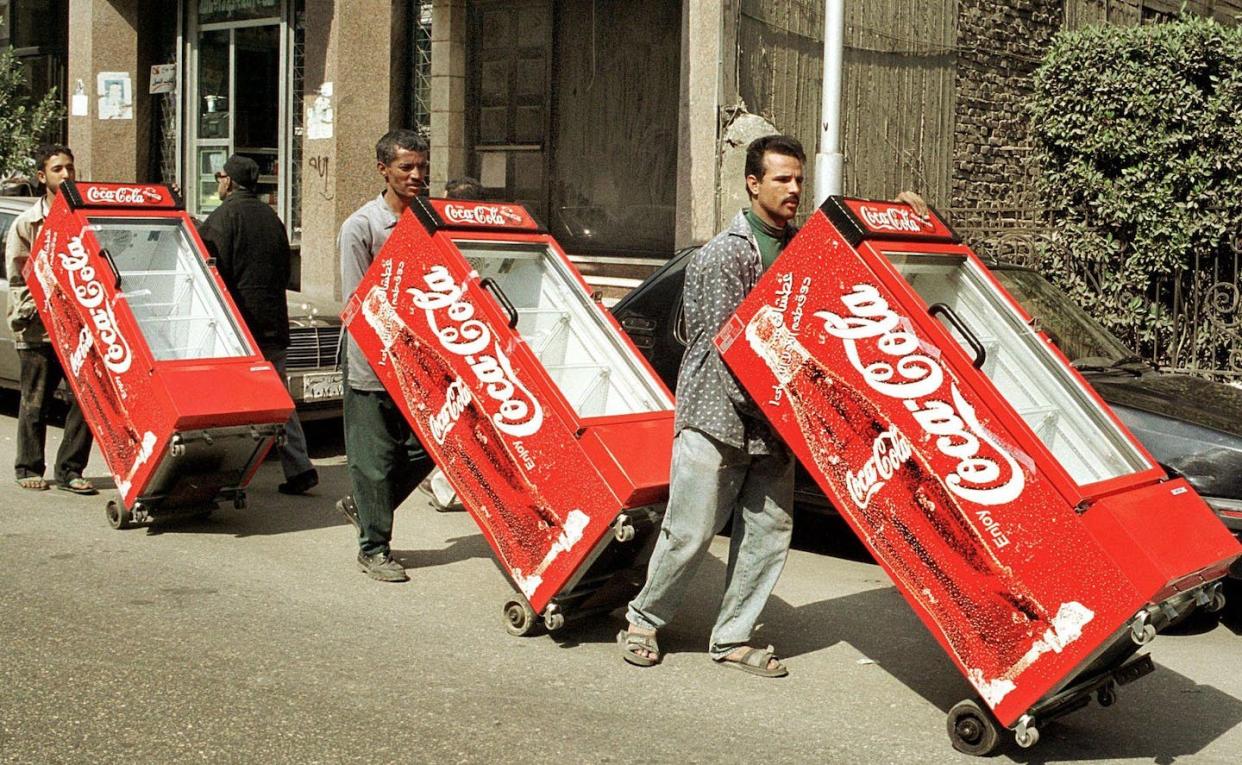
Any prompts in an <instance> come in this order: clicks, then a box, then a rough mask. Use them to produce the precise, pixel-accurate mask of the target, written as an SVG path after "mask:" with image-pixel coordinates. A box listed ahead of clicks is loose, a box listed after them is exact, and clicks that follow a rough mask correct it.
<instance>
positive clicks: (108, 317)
mask: <svg viewBox="0 0 1242 765" xmlns="http://www.w3.org/2000/svg"><path fill="white" fill-rule="evenodd" d="M56 257H57V260H59V261H60V265H61V268H63V269H65V275H66V276H67V277H68V280H69V289H70V291H71V292H72V293H73V296H74V298H75V299H76V300H77V301H78V303H79V304H80V305H81V306H82V307H83V308H85V309H86V311H87V313H88V314H89V316H90V322H89V326H90V327H91V329H92V331H93V332H94V335H95V338H96V340H97V341H98V343H97V345H98V346H99V347H100V348H101V351H100V355H101V357H102V359H103V363H104V366H106V367H107V368H108V369H109V370H111V371H112V372H114V373H116V374H122V373H124V372H127V371H129V366H130V363H131V362H132V361H133V353H132V352H131V351H130V347H129V342H128V341H127V340H126V339H125V336H124V335H122V334H121V330H120V328H119V327H118V326H117V323H116V315H115V314H113V312H112V306H111V305H110V304H109V303H108V302H107V297H108V295H107V292H106V291H105V290H104V286H103V283H102V282H100V281H99V279H98V278H97V274H96V272H95V267H94V266H92V265H91V264H90V256H89V255H88V254H87V252H86V248H85V247H84V246H83V245H82V237H80V236H75V237H71V238H70V239H69V244H68V247H67V251H66V252H61V253H58V254H57V256H56Z"/></svg>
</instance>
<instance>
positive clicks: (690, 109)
mask: <svg viewBox="0 0 1242 765" xmlns="http://www.w3.org/2000/svg"><path fill="white" fill-rule="evenodd" d="M725 5H726V0H682V6H681V19H682V21H681V50H682V57H681V110H680V112H679V114H678V141H677V232H676V246H677V247H685V246H686V245H689V244H694V243H701V242H706V241H707V240H708V239H711V238H712V237H713V236H715V234H716V232H717V230H718V229H719V228H720V211H719V209H718V205H717V204H716V191H717V188H718V186H719V177H720V172H719V156H720V150H719V138H720V128H719V126H720V120H719V111H720V89H721V79H720V78H721V65H720V62H721V61H723V60H724V59H725V58H726V56H725V41H724V36H723V24H722V19H723V18H724V13H725Z"/></svg>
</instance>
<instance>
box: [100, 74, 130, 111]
mask: <svg viewBox="0 0 1242 765" xmlns="http://www.w3.org/2000/svg"><path fill="white" fill-rule="evenodd" d="M95 82H96V93H97V95H98V96H99V119H101V120H131V119H133V118H134V86H133V81H132V80H131V79H130V76H129V72H100V73H99V74H97V75H95Z"/></svg>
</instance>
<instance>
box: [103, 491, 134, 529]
mask: <svg viewBox="0 0 1242 765" xmlns="http://www.w3.org/2000/svg"><path fill="white" fill-rule="evenodd" d="M105 511H106V512H107V514H108V525H109V526H111V527H112V528H114V529H116V530H117V531H122V530H124V529H129V528H133V526H134V515H133V513H131V512H130V511H129V508H127V507H125V505H124V504H122V503H121V502H120V501H119V500H115V499H110V500H108V504H107V506H106V507H105Z"/></svg>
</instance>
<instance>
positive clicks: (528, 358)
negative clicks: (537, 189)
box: [342, 198, 673, 635]
mask: <svg viewBox="0 0 1242 765" xmlns="http://www.w3.org/2000/svg"><path fill="white" fill-rule="evenodd" d="M342 319H343V320H344V322H345V325H346V326H347V327H348V330H349V332H350V334H351V335H352V337H353V338H354V339H355V340H356V341H357V343H358V345H359V347H360V348H361V349H362V351H363V353H364V354H365V355H366V357H367V359H368V360H369V361H370V363H371V366H372V368H374V370H375V371H376V373H377V375H378V376H379V378H380V380H381V382H382V383H383V385H384V387H385V388H386V389H387V390H388V392H389V393H390V394H391V395H392V396H393V398H394V399H395V400H396V402H397V404H398V405H399V406H400V407H401V409H402V411H403V412H404V414H405V416H406V419H407V420H408V421H409V422H410V425H411V426H412V427H413V429H414V430H415V432H416V433H417V434H418V436H419V439H420V440H421V441H422V443H423V445H424V447H425V448H426V449H427V451H428V452H429V453H430V454H431V456H432V458H433V459H434V460H435V462H436V464H437V465H438V466H439V467H440V468H441V469H443V470H444V473H445V475H446V476H447V477H448V479H449V482H450V483H451V484H452V485H453V488H454V489H456V490H457V494H458V496H459V497H460V498H461V501H462V504H463V505H464V506H465V507H466V509H467V510H468V511H469V513H470V515H471V516H472V517H473V518H474V520H475V521H476V522H477V523H478V525H479V527H480V528H481V529H482V530H483V534H484V536H485V537H486V538H487V541H488V543H489V544H490V545H491V548H492V551H493V552H494V553H495V555H496V558H497V560H498V561H499V562H500V565H501V568H502V569H503V570H504V571H505V573H506V574H507V575H508V577H509V579H510V580H511V582H512V583H513V585H514V587H515V588H516V589H517V591H518V595H517V596H515V597H514V599H512V600H511V601H509V602H507V603H505V605H504V610H503V613H504V619H505V625H506V627H507V628H508V629H509V631H510V632H512V633H513V634H519V635H524V634H529V633H530V632H532V631H533V630H534V629H536V628H537V627H540V626H543V627H546V628H548V629H557V628H558V627H560V626H561V625H563V624H564V623H565V621H566V619H572V618H575V617H579V616H584V615H586V614H590V613H596V612H599V611H607V610H611V609H612V608H615V607H616V606H617V605H618V604H619V603H621V602H624V600H626V599H628V598H629V597H630V596H631V595H632V594H633V593H634V592H636V591H637V589H638V587H640V586H641V584H642V581H643V576H644V573H645V572H644V564H645V562H646V559H647V556H649V554H650V548H651V546H652V545H653V544H654V533H653V532H654V530H655V529H656V528H658V526H659V521H660V519H661V517H662V515H663V507H664V501H665V499H666V498H667V493H668V476H669V460H670V454H671V449H672V434H673V412H672V397H671V396H670V395H669V393H668V390H667V389H666V388H665V387H664V385H663V384H662V383H661V382H660V380H659V378H658V377H657V376H656V374H655V373H654V372H653V371H652V369H651V368H650V367H649V366H648V365H647V363H646V360H645V359H644V358H643V357H642V355H641V354H640V353H639V352H638V351H637V350H636V349H635V348H634V346H633V345H632V344H631V343H630V341H629V338H628V337H626V335H625V334H624V333H623V332H622V331H621V330H620V328H619V327H618V325H617V324H616V322H615V321H613V319H612V317H611V316H610V315H609V314H608V312H607V311H606V310H604V308H603V306H602V305H600V304H599V303H598V302H597V301H596V300H595V299H594V298H593V297H592V294H591V290H590V289H589V287H588V286H587V284H586V282H585V281H583V279H582V277H581V275H580V274H579V273H578V271H577V270H576V269H575V268H574V266H573V264H572V263H571V262H570V260H569V258H567V257H566V255H565V253H564V252H563V251H562V250H561V248H560V246H559V245H558V244H557V243H556V241H555V240H554V239H553V238H552V237H551V236H550V235H549V234H548V233H547V232H546V231H545V230H544V229H543V227H542V226H541V225H540V224H539V223H538V222H537V221H536V220H535V219H534V218H533V217H532V216H531V214H530V213H529V212H528V211H527V210H526V209H525V208H523V207H522V206H521V205H517V204H497V203H490V202H488V203H480V202H466V201H459V200H442V199H426V198H418V199H416V200H415V201H414V204H413V205H412V206H411V209H410V210H409V211H408V212H407V213H405V214H403V215H402V216H401V219H400V220H399V222H398V223H397V225H396V228H395V229H394V230H393V232H392V235H391V237H390V238H389V240H388V242H387V243H386V244H385V245H384V248H383V249H382V250H381V251H380V253H379V255H378V256H377V257H376V258H375V261H374V262H373V263H372V265H371V267H370V270H369V271H368V272H367V274H366V275H365V276H364V278H363V280H362V282H361V283H360V284H359V286H358V288H357V290H356V291H355V292H354V294H353V295H352V296H351V297H350V299H349V302H348V304H347V305H346V307H345V311H344V312H343V313H342Z"/></svg>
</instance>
